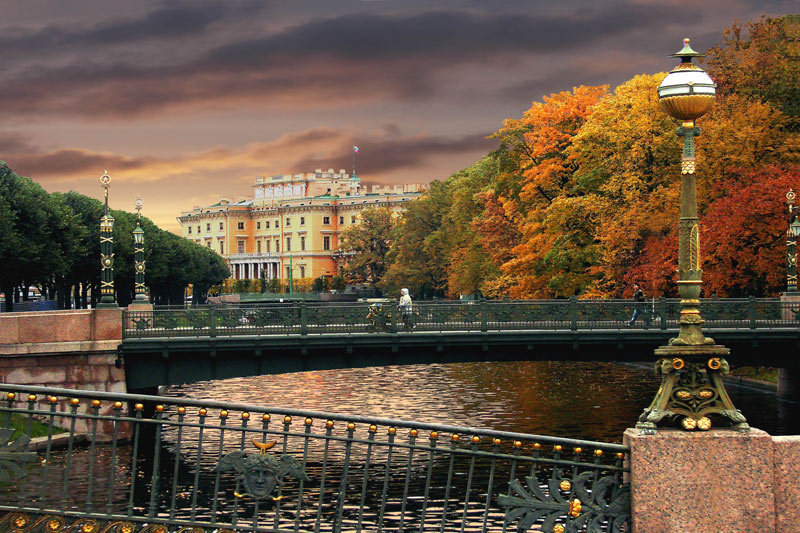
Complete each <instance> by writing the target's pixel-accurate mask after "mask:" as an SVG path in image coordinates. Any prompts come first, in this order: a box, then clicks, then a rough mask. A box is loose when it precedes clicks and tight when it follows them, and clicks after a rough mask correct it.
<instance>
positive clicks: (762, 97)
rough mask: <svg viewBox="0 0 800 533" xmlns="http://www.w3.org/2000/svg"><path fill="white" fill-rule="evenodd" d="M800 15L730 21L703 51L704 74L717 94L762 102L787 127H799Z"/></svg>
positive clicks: (797, 128) (790, 128) (799, 128)
mask: <svg viewBox="0 0 800 533" xmlns="http://www.w3.org/2000/svg"><path fill="white" fill-rule="evenodd" d="M798 42H800V14H789V15H785V16H783V17H779V18H768V17H762V18H761V19H760V20H758V21H751V22H748V23H747V24H741V23H739V22H738V21H734V23H733V25H731V26H730V27H729V28H727V29H726V30H725V32H724V34H723V38H722V42H721V43H720V44H719V45H717V46H715V47H713V48H711V49H709V50H708V53H707V62H708V72H709V74H711V76H712V77H713V78H714V81H715V82H716V84H717V86H718V90H719V92H720V94H722V95H723V96H725V95H732V94H736V95H738V96H741V97H744V98H747V99H749V100H755V101H760V102H766V103H769V104H771V105H772V106H773V107H774V109H776V110H778V111H780V112H781V113H782V114H783V115H785V116H786V117H787V118H788V123H787V127H788V130H789V131H792V132H795V133H797V132H798V131H800V84H798V82H797V80H798V79H800V62H798V60H797V57H798V48H797V43H798Z"/></svg>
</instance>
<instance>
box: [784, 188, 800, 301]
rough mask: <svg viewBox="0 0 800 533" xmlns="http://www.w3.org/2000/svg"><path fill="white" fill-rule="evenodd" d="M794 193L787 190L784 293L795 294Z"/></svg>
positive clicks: (798, 227) (799, 226) (797, 223)
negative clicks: (787, 213) (787, 214)
mask: <svg viewBox="0 0 800 533" xmlns="http://www.w3.org/2000/svg"><path fill="white" fill-rule="evenodd" d="M794 199H795V193H794V190H793V189H789V192H787V193H786V203H788V204H789V228H788V229H787V230H786V262H787V263H788V264H787V269H786V292H794V293H796V292H797V238H798V237H800V220H797V215H796V214H795V211H797V206H796V205H794Z"/></svg>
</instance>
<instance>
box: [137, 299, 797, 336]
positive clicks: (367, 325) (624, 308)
mask: <svg viewBox="0 0 800 533" xmlns="http://www.w3.org/2000/svg"><path fill="white" fill-rule="evenodd" d="M701 309H702V313H703V318H704V319H705V320H706V327H710V328H736V329H742V328H745V329H758V328H775V327H792V328H796V327H799V326H800V304H798V303H788V302H781V301H780V299H778V298H761V299H756V298H739V299H734V298H730V299H704V300H702V301H701ZM635 310H638V317H637V320H636V321H635V322H634V323H633V325H632V326H629V325H628V323H629V321H630V319H631V318H632V317H633V314H634V311H635ZM679 316H680V303H679V300H678V299H657V300H651V301H647V302H640V303H636V302H633V301H631V300H578V299H575V298H572V299H566V300H520V301H504V300H479V301H467V302H460V301H452V302H451V301H440V302H418V303H415V304H414V306H413V310H412V312H411V313H407V314H403V313H402V312H401V311H400V310H399V309H398V308H397V307H396V304H395V303H394V302H387V303H384V304H382V305H377V304H370V303H363V302H337V303H325V302H286V303H274V304H265V305H228V306H205V307H193V308H186V309H161V308H156V309H154V310H152V311H124V312H123V326H124V327H123V335H124V337H126V338H144V337H187V336H196V337H207V336H210V337H216V336H232V335H308V334H323V333H338V334H372V333H397V332H404V331H406V332H408V331H420V332H459V331H475V332H481V331H483V332H487V331H505V330H573V331H584V330H593V329H625V328H628V327H632V328H635V329H640V328H657V329H664V330H665V329H669V328H676V327H677V325H678V319H679Z"/></svg>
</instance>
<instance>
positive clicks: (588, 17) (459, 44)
mask: <svg viewBox="0 0 800 533" xmlns="http://www.w3.org/2000/svg"><path fill="white" fill-rule="evenodd" d="M665 17H669V19H670V20H671V21H674V22H689V21H692V20H693V17H692V16H691V15H690V14H689V13H685V14H681V13H677V14H676V13H675V10H674V9H672V8H670V7H667V6H664V7H661V6H642V5H636V4H625V3H615V4H605V5H603V6H602V8H601V9H600V10H597V11H592V12H586V13H583V14H574V15H573V14H570V15H559V16H548V15H545V14H537V15H529V14H521V13H509V14H489V15H480V14H475V13H464V12H456V11H433V12H427V13H420V14H416V15H412V16H377V15H372V14H354V15H346V16H341V17H337V18H335V19H323V20H314V21H311V22H309V23H307V24H303V25H301V26H297V27H294V28H291V29H289V30H286V31H285V32H282V33H280V34H277V35H271V36H267V37H264V38H259V39H253V40H250V41H243V42H240V43H235V44H231V45H228V46H224V47H221V48H220V49H218V50H216V51H215V52H213V53H212V54H210V56H209V58H208V59H207V61H208V62H209V63H210V64H213V63H215V62H218V63H219V64H236V63H240V64H253V63H257V62H258V61H266V62H269V60H270V58H272V57H305V56H308V55H310V54H325V55H330V56H335V57H338V58H342V59H351V60H357V61H378V60H380V61H386V60H393V59H402V58H405V57H407V56H409V55H412V56H418V57H429V56H431V55H435V56H441V57H442V58H446V59H447V60H457V61H464V60H480V59H481V58H480V56H476V54H483V55H487V54H494V53H498V52H513V53H519V52H523V51H527V52H537V53H541V52H549V51H556V50H567V49H571V48H576V47H580V46H582V45H584V44H586V43H587V42H592V41H594V40H596V39H597V38H598V35H601V34H602V35H605V36H607V35H609V34H612V35H613V34H614V33H617V32H620V31H627V30H630V29H632V28H636V29H640V30H641V29H646V28H648V27H654V26H660V25H662V24H663V20H664V18H665Z"/></svg>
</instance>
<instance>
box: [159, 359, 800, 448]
mask: <svg viewBox="0 0 800 533" xmlns="http://www.w3.org/2000/svg"><path fill="white" fill-rule="evenodd" d="M658 385H659V380H658V379H657V378H656V376H655V375H654V373H653V372H652V370H650V367H649V365H647V366H628V365H615V364H609V363H591V362H547V361H545V362H542V361H517V362H486V363H457V364H429V365H412V366H388V367H376V368H358V369H342V370H326V371H314V372H302V373H295V374H284V375H276V376H256V377H249V378H237V379H229V380H221V381H207V382H200V383H195V384H191V385H184V386H179V387H171V388H170V389H168V391H167V394H168V395H170V396H185V397H192V398H206V399H215V400H220V401H230V402H244V403H254V404H259V405H272V406H278V407H284V408H287V407H288V408H296V409H310V410H318V411H328V412H333V413H340V414H356V415H364V416H380V417H387V418H397V419H403V420H413V421H419V422H438V423H444V424H455V425H466V426H474V427H481V428H488V429H496V430H505V431H518V432H522V433H534V434H545V435H554V436H559V437H570V438H580V439H589V440H600V441H606V442H621V441H622V433H623V432H624V431H625V429H626V428H628V427H632V426H633V425H634V424H635V423H636V419H637V417H638V416H639V414H640V413H641V412H642V410H643V409H644V408H645V407H646V406H647V405H648V404H649V403H650V401H651V400H652V399H653V396H654V395H655V392H656V390H657V389H658ZM728 392H729V393H730V395H731V397H732V399H733V402H734V404H735V405H736V406H737V407H738V408H739V409H741V410H742V411H743V412H744V414H745V416H746V417H747V419H748V421H749V423H750V425H751V426H753V427H757V428H759V429H763V430H765V431H767V432H768V433H770V434H772V435H788V434H791V435H795V434H800V415H799V414H798V411H800V410H798V409H797V408H798V404H797V403H793V402H787V401H782V400H779V399H778V398H777V397H776V396H775V393H774V392H772V391H763V390H759V389H755V388H752V387H739V386H734V385H729V386H728Z"/></svg>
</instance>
